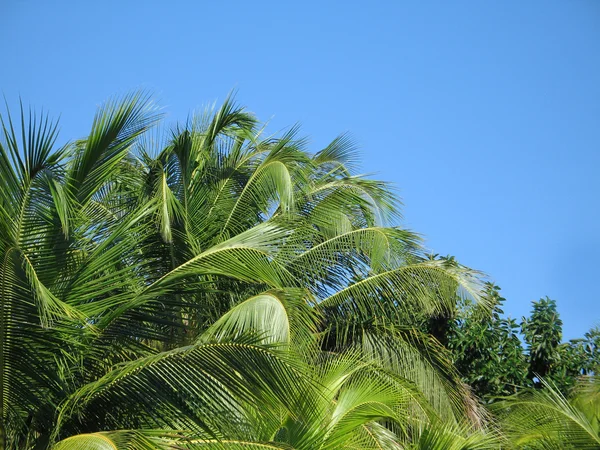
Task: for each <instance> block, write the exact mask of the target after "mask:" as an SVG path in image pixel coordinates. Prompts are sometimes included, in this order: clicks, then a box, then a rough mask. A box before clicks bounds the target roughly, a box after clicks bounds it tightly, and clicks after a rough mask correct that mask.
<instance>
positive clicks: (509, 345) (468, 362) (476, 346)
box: [448, 283, 527, 400]
mask: <svg viewBox="0 0 600 450" xmlns="http://www.w3.org/2000/svg"><path fill="white" fill-rule="evenodd" d="M499 290H500V288H499V287H498V286H494V285H493V284H491V283H487V284H486V286H485V292H486V296H487V298H488V301H489V303H491V304H492V313H491V314H489V312H488V311H485V310H483V309H482V307H481V306H480V305H474V304H472V303H466V304H465V305H464V307H463V308H462V310H461V311H460V313H459V314H458V318H457V319H456V321H455V322H454V324H453V327H452V334H451V337H450V339H449V344H448V346H449V348H450V349H451V350H452V352H453V355H454V363H455V365H456V368H457V370H458V371H459V372H460V373H461V375H462V377H463V380H464V381H465V382H467V383H468V384H469V385H470V386H471V387H472V388H473V390H474V391H475V393H476V394H477V395H478V396H480V397H482V398H485V399H487V400H493V398H494V397H498V396H503V395H510V394H514V393H515V392H516V389H517V388H518V387H520V386H523V385H525V384H526V378H525V377H526V374H527V364H526V361H525V355H524V352H523V347H522V345H521V341H520V339H519V335H518V325H517V324H516V322H515V320H514V319H511V318H508V319H505V318H503V317H502V315H503V311H502V309H501V307H502V303H503V302H504V300H505V299H504V298H503V297H501V296H500V294H499Z"/></svg>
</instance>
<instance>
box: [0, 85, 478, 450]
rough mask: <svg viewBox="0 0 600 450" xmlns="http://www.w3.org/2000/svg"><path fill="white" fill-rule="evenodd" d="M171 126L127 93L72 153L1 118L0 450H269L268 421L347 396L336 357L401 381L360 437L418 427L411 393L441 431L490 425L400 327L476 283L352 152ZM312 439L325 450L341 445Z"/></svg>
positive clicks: (344, 145)
mask: <svg viewBox="0 0 600 450" xmlns="http://www.w3.org/2000/svg"><path fill="white" fill-rule="evenodd" d="M159 119H160V116H159V115H157V114H156V110H155V108H154V107H153V105H152V103H151V102H150V100H149V98H148V97H147V96H145V95H143V94H139V93H136V94H132V95H129V96H126V97H125V98H123V99H121V100H118V101H116V100H115V101H111V102H108V103H107V104H105V105H104V106H102V107H101V108H100V109H99V111H98V112H97V114H96V117H95V118H94V121H93V124H92V127H91V130H90V133H89V134H88V135H87V136H86V137H85V138H84V139H81V140H76V141H74V142H71V143H68V144H66V145H64V146H62V147H57V146H56V145H55V141H56V137H57V127H56V124H55V123H53V122H51V121H50V120H49V119H48V118H47V117H46V116H43V115H36V114H35V113H33V112H30V113H29V115H28V118H26V117H25V114H24V112H23V108H22V113H21V126H17V125H15V124H14V123H13V119H12V118H11V116H10V115H6V116H5V118H3V119H2V139H1V144H0V177H1V179H2V181H3V186H2V189H1V190H0V227H1V231H2V232H1V235H0V252H2V262H1V263H0V289H1V291H0V292H1V294H0V295H1V302H2V303H1V306H2V308H1V310H0V418H1V422H0V431H1V436H0V446H1V447H2V448H46V447H49V446H52V445H54V443H55V442H59V441H60V442H59V443H58V444H56V445H57V447H60V448H103V447H102V446H103V445H108V443H110V445H111V446H112V447H111V448H114V447H115V446H116V447H118V448H121V447H123V448H147V447H152V446H154V447H156V446H159V447H160V446H165V447H169V446H174V445H179V446H181V445H184V444H185V445H189V446H198V445H205V444H206V445H208V444H210V445H220V446H223V445H225V443H226V441H227V437H228V436H244V435H245V434H244V433H243V432H242V431H243V430H253V431H247V432H246V434H247V435H248V436H254V438H256V439H259V438H260V440H261V442H262V441H263V440H264V439H265V438H266V437H265V436H267V435H266V434H265V432H266V431H265V430H273V429H275V428H274V425H273V424H274V423H277V420H276V419H278V418H281V417H288V418H291V419H289V420H292V421H293V420H294V419H293V418H295V417H302V416H303V414H306V411H307V407H308V405H311V407H313V406H314V407H315V411H320V412H323V411H325V410H327V411H328V414H329V413H331V407H332V402H333V401H334V400H335V401H336V402H338V401H339V399H340V397H341V396H343V395H346V394H343V393H342V391H341V390H340V389H334V390H331V389H330V390H327V389H324V388H323V386H322V383H321V382H322V380H323V377H324V376H325V375H324V373H325V374H326V373H327V371H326V370H325V369H318V367H321V364H317V362H319V361H325V360H327V358H326V357H324V356H323V352H324V351H325V352H327V353H326V354H329V353H332V352H333V353H336V352H337V353H340V354H342V355H358V356H356V358H359V360H360V364H359V363H358V362H357V364H358V365H359V366H361V367H365V368H368V370H367V369H364V370H365V371H371V372H369V373H374V372H373V371H380V372H381V373H384V372H385V373H386V374H387V375H386V376H389V377H391V378H389V380H392V379H394V380H398V381H397V382H398V383H399V384H398V386H396V385H394V383H392V381H389V382H388V383H391V384H385V383H384V382H383V381H381V383H382V384H381V385H379V382H378V385H377V386H367V387H364V389H365V392H367V393H369V392H371V393H372V395H373V396H374V398H378V396H379V397H381V395H382V392H383V391H385V390H386V389H388V390H389V389H391V390H393V389H396V390H397V394H398V395H397V396H396V397H393V396H392V398H391V399H390V400H389V402H390V403H389V404H387V403H386V404H385V406H386V408H388V410H389V411H392V412H393V413H394V415H393V417H392V416H391V415H389V416H386V415H385V414H383V415H379V416H377V415H376V414H374V413H372V412H371V413H368V414H367V413H365V415H364V417H367V418H368V419H369V420H368V421H365V420H363V419H364V417H363V416H360V414H359V416H360V417H361V419H360V420H358V421H354V422H352V423H362V424H364V425H365V426H366V427H367V428H363V429H362V431H361V430H359V431H360V433H358V434H357V435H356V436H359V435H360V436H362V435H364V433H366V432H367V431H368V430H370V429H371V428H372V429H373V430H378V432H381V435H382V436H383V435H388V434H389V433H393V432H394V427H401V426H405V425H406V424H404V425H401V424H400V422H401V421H403V420H405V418H406V410H404V411H403V410H402V407H401V405H403V403H402V402H404V401H405V399H406V398H407V397H406V396H407V395H408V394H407V392H409V391H410V392H413V391H415V392H420V395H421V397H422V398H421V399H420V400H419V401H418V402H417V403H416V405H417V406H414V407H415V408H417V407H418V408H420V409H422V410H423V411H425V410H426V409H427V408H430V409H432V410H433V411H434V413H432V414H433V416H432V415H430V416H426V417H427V421H430V420H431V417H434V416H435V417H436V418H439V419H440V420H443V421H444V423H448V424H450V425H449V426H462V425H461V424H462V422H463V416H464V414H465V412H467V413H469V414H470V415H471V419H476V418H477V417H478V414H479V411H478V409H477V407H475V406H473V405H474V403H473V399H472V398H471V397H470V396H469V395H468V392H467V390H466V389H464V388H463V387H462V385H460V383H459V382H458V381H457V379H458V378H457V377H456V376H455V373H454V372H453V371H452V368H451V367H450V366H448V364H447V363H446V362H445V358H444V352H443V349H441V348H438V347H436V345H435V343H431V342H428V340H427V337H426V336H421V335H419V334H418V333H416V332H415V331H414V330H408V329H405V328H403V326H402V325H403V324H402V322H401V320H400V319H401V317H402V314H405V313H406V312H407V311H410V310H411V309H414V308H419V309H420V310H421V311H423V312H424V313H427V312H430V313H435V312H438V311H440V310H443V309H444V308H446V307H447V304H448V299H450V298H452V299H453V298H454V296H455V294H456V292H457V291H459V292H462V293H465V294H467V295H471V296H473V297H474V298H476V299H478V298H479V292H480V285H479V278H478V274H477V273H475V272H473V271H470V270H469V269H467V268H465V267H463V266H460V265H459V264H457V263H455V262H453V261H445V260H430V259H428V258H427V257H425V256H424V254H423V251H422V249H421V247H420V242H419V238H418V236H417V235H415V234H414V233H412V232H410V231H407V230H404V229H402V228H398V227H393V226H390V225H393V224H394V223H395V222H396V221H397V220H398V218H399V215H398V204H397V201H396V197H395V196H394V194H393V192H392V191H391V190H390V189H389V187H388V186H387V185H385V184H384V183H380V182H377V181H373V180H371V179H369V178H365V177H362V176H359V175H357V174H356V173H354V172H353V167H354V163H355V159H356V153H355V150H354V148H353V146H352V145H351V142H350V141H349V139H348V138H347V137H345V136H342V137H339V138H337V139H335V140H334V141H333V142H332V143H331V144H330V145H329V146H328V147H326V148H325V149H323V150H321V151H320V152H318V153H316V154H314V155H313V154H311V153H309V152H308V151H307V150H306V148H305V146H306V142H305V141H304V140H302V139H299V138H298V137H297V129H295V128H294V129H292V130H290V131H289V132H287V133H285V134H284V135H283V136H282V137H264V136H263V134H264V130H263V129H261V128H259V124H258V122H257V121H256V119H255V118H254V117H253V116H252V115H251V114H249V113H247V112H246V111H244V110H243V109H242V108H239V107H237V106H236V105H235V104H234V103H233V101H232V100H231V99H228V100H227V101H226V102H225V103H224V104H223V106H221V107H220V108H219V109H216V110H211V111H210V112H208V113H206V114H203V115H200V116H198V117H194V118H193V119H191V120H190V121H189V123H187V124H185V125H180V126H178V127H176V128H174V129H173V130H171V131H169V132H168V133H166V134H163V135H161V134H160V133H159V132H158V131H156V129H155V128H154V126H155V125H156V124H157V122H158V121H159ZM401 313H402V314H401ZM353 357H354V356H353ZM344 358H347V356H344ZM315 367H317V368H315ZM323 370H325V372H323ZM382 371H383V372H382ZM359 372H360V371H359ZM359 372H352V376H349V379H351V380H352V381H351V382H350V381H348V383H349V384H344V383H343V386H344V389H346V388H347V389H349V391H352V389H354V390H356V389H357V388H356V387H355V386H363V385H365V382H363V381H360V380H361V378H360V377H361V376H362V377H363V378H364V376H363V375H359ZM365 373H366V372H365ZM319 380H320V381H319ZM361 383H362V384H361ZM407 383H408V384H411V383H412V384H411V386H412V387H411V389H412V391H411V390H407V389H408V388H406V386H408V384H407ZM365 386H366V385H365ZM399 386H402V389H404V390H402V389H400V387H399ZM360 389H363V388H362V387H361V388H360ZM378 389H379V391H378ZM344 392H346V391H344ZM394 392H396V391H394ZM347 395H349V396H350V397H351V396H352V395H354V394H347ZM361 395H362V394H361ZM365 395H367V394H365ZM369 395H371V394H369ZM394 395H396V394H394ZM415 398H416V397H415ZM326 399H329V401H328V402H325V400H326ZM414 401H415V402H416V400H414ZM323 402H325V403H323ZM426 404H427V405H429V406H427V408H426V407H425V405H426ZM257 405H265V408H260V407H258V406H257ZM318 405H326V406H318ZM328 408H329V409H328ZM386 411H387V410H386ZM423 414H425V413H423ZM318 417H320V419H319V420H326V422H325V423H326V424H329V425H327V427H329V428H327V427H325V428H327V429H330V430H332V429H337V428H335V427H336V426H338V427H341V425H339V424H338V423H337V422H335V420H334V418H333V416H331V414H329V415H327V414H321V415H320V416H318ZM324 417H329V419H324ZM286 420H288V419H286ZM307 420H308V419H307ZM361 420H363V422H361ZM423 420H425V419H423ZM436 420H437V419H436ZM320 423H322V422H320ZM343 423H344V427H346V425H345V422H343ZM393 423H396V424H397V425H393ZM336 424H337V425H336ZM452 424H454V425H452ZM323 426H325V425H323ZM348 426H350V425H348ZM361 426H362V425H361ZM369 427H371V428H369ZM284 428H285V427H284ZM325 428H324V429H325ZM405 428H406V426H405ZM277 429H278V430H279V428H277ZM286 429H287V428H286ZM346 429H347V428H339V430H346ZM123 430H127V431H123ZM257 430H258V431H257ZM259 431H260V432H259ZM313 431H315V430H314V429H313V430H312V431H311V430H304V432H305V433H308V434H305V438H306V439H308V438H309V434H310V433H312V432H313ZM318 431H319V433H321V438H318V439H320V440H318V442H321V444H320V445H323V446H324V447H323V448H333V447H331V446H332V445H334V444H329V443H328V442H338V441H337V440H336V439H338V438H336V437H331V436H335V435H336V433H339V434H340V435H341V434H344V433H343V432H342V431H337V432H333V431H332V433H333V434H330V437H326V436H324V435H323V431H322V430H318ZM315 432H316V431H315ZM282 433H283V431H282ZM298 433H300V432H298ZM361 433H362V434H361ZM267 434H268V433H267ZM300 434H301V433H300ZM300 434H298V435H300ZM405 434H406V433H405ZM348 435H349V436H350V435H352V436H353V437H352V438H351V439H350V440H349V441H347V442H349V443H352V442H358V441H355V439H361V438H360V436H359V437H356V436H355V435H354V434H352V433H349V434H348ZM397 435H398V436H404V435H402V433H400V434H397ZM278 436H279V435H278ZM344 436H345V434H344ZM267 437H269V436H267ZM272 437H273V436H270V437H269V438H270V439H271V438H272ZM288 437H289V436H288ZM405 437H406V436H405ZM405 437H403V438H402V439H404V438H405ZM313 438H314V439H317V437H313ZM313 438H311V439H313ZM286 439H287V438H286ZM303 439H304V438H303ZM328 439H329V440H328ZM271 440H273V439H271ZM288 440H289V439H288ZM392 440H393V439H392ZM278 442H279V441H278ZM281 442H287V441H286V440H285V439H283V438H282V440H281ZM303 442H304V441H303ZM306 442H309V441H306ZM311 442H312V441H311ZM314 442H316V441H314ZM390 442H391V441H390ZM286 445H287V444H286ZM290 445H291V444H290ZM335 445H338V444H335ZM390 445H391V444H390ZM327 446H329V447H327ZM246 448H247V447H246ZM298 448H302V447H298ZM304 448H310V447H304Z"/></svg>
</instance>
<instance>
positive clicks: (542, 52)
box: [0, 0, 600, 338]
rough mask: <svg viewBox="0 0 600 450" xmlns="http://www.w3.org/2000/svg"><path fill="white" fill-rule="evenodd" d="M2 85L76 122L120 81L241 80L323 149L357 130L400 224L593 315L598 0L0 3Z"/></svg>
mask: <svg viewBox="0 0 600 450" xmlns="http://www.w3.org/2000/svg"><path fill="white" fill-rule="evenodd" d="M0 16H1V17H2V18H3V20H2V27H1V28H0V50H1V53H2V60H3V61H2V66H1V68H0V90H2V92H3V94H4V95H5V96H6V97H7V100H8V101H9V104H11V105H14V104H15V103H17V101H18V96H19V95H20V96H22V98H23V100H24V101H25V103H30V104H32V105H35V106H37V107H44V109H46V110H49V111H50V112H51V113H52V114H53V115H54V116H58V115H61V129H62V134H61V137H62V139H63V140H70V139H73V138H76V137H81V136H83V135H84V134H85V133H86V130H87V129H88V128H89V126H90V124H91V119H92V117H93V113H94V110H95V107H96V106H97V105H98V104H100V103H101V102H102V101H103V100H105V99H107V98H108V97H110V96H113V95H114V94H122V93H125V92H128V91H130V90H132V89H136V88H146V89H150V90H151V91H153V92H154V93H155V94H156V95H155V97H156V98H157V100H158V101H159V102H160V104H161V105H163V106H164V108H165V111H166V112H167V113H168V116H167V119H166V120H167V123H169V122H175V121H176V120H183V119H185V118H186V116H187V114H188V112H189V111H191V110H193V109H198V108H200V107H202V106H203V105H206V104H207V103H209V102H213V101H215V100H217V101H219V100H223V99H224V97H225V96H226V95H227V93H228V92H229V91H231V90H232V89H234V88H235V89H237V90H238V94H237V99H238V101H239V102H240V103H242V104H244V105H246V106H248V108H249V109H250V110H252V111H253V112H255V113H256V114H257V115H258V116H259V117H260V118H261V119H263V120H270V128H271V129H273V130H278V129H282V128H284V127H286V126H289V125H292V124H294V123H296V122H300V123H301V124H302V126H303V130H304V133H305V134H307V135H309V136H311V142H312V146H313V147H312V148H313V149H314V150H315V151H316V150H318V149H319V148H320V147H322V146H324V145H325V144H326V143H327V142H328V141H329V140H331V139H333V138H334V137H335V136H336V135H337V134H339V133H341V132H345V131H350V132H351V133H352V135H353V136H354V138H355V140H356V141H357V143H358V144H359V145H360V147H361V148H362V151H363V161H364V164H363V167H364V171H365V172H376V173H377V177H378V178H381V179H385V180H389V181H392V182H394V183H395V184H396V185H397V186H398V188H399V190H400V193H401V195H402V197H403V199H404V203H405V209H404V213H405V217H406V220H405V223H404V225H406V226H407V227H409V228H412V229H414V230H416V231H419V232H421V233H423V234H424V235H425V236H426V237H427V245H428V246H429V247H430V248H431V249H433V250H434V251H435V252H436V253H440V254H452V255H455V256H456V257H457V258H458V259H459V260H460V261H461V262H463V263H465V264H467V265H470V266H472V267H474V268H477V269H480V270H483V271H485V272H486V273H488V274H489V276H490V277H491V278H492V279H493V280H494V281H495V282H496V283H497V284H498V285H500V286H501V287H502V292H503V294H504V296H505V297H506V298H507V303H506V308H505V310H506V312H507V313H508V314H510V315H512V316H514V317H517V318H520V317H521V316H522V315H524V314H528V312H529V310H530V306H531V305H530V302H531V301H532V300H534V299H538V298H539V297H541V296H545V295H548V296H550V297H551V298H554V299H556V300H557V301H558V307H559V311H560V313H561V316H562V318H563V320H564V323H565V325H564V331H565V337H566V338H573V337H577V336H580V335H582V334H583V333H584V332H585V331H586V330H587V329H589V328H590V327H591V326H592V325H594V324H600V307H599V306H598V305H599V301H600V294H599V293H598V281H597V279H598V276H597V272H596V270H597V269H598V262H597V259H598V255H600V233H599V232H600V227H599V219H600V207H599V205H600V202H599V200H598V196H599V194H600V176H599V174H598V170H599V169H600V2H599V1H597V0H588V1H584V0H573V1H552V0H545V1H528V2H523V1H503V2H481V1H475V0H473V1H469V2H461V1H453V2H446V1H440V2H396V1H390V2H378V4H376V5H368V6H367V3H366V2H337V3H334V2H323V1H319V2H313V1H303V2H294V3H293V4H292V3H290V2H247V1H244V2H237V1H233V2H227V3H222V4H221V2H199V1H189V2H186V1H169V2H167V1H162V2H153V1H144V2H141V1H138V2H136V1H127V2H111V1H103V2H75V1H72V2H65V1H62V2H61V1H59V2H45V1H41V0H39V1H33V0H5V1H3V2H1V4H0Z"/></svg>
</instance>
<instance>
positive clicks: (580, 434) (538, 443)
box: [496, 376, 600, 450]
mask: <svg viewBox="0 0 600 450" xmlns="http://www.w3.org/2000/svg"><path fill="white" fill-rule="evenodd" d="M540 381H541V384H542V386H543V389H534V390H529V391H526V392H522V393H520V394H517V395H515V396H513V397H510V398H508V399H507V400H505V401H504V402H501V403H499V404H498V406H497V407H496V408H497V411H498V413H499V414H500V415H501V416H502V417H503V426H504V428H505V430H506V433H507V435H508V436H510V437H511V440H512V441H513V443H514V444H515V445H516V446H517V448H527V449H532V450H533V449H578V450H585V449H599V448H600V380H598V378H597V377H595V376H588V377H583V378H581V379H580V380H579V381H578V383H577V384H576V386H575V387H574V389H573V391H572V393H571V396H570V397H569V398H566V397H565V396H564V395H563V394H561V393H560V391H559V390H558V389H557V388H556V386H554V385H553V384H552V383H551V382H548V381H546V380H544V379H541V380H540Z"/></svg>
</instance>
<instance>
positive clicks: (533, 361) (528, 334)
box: [521, 297, 562, 386]
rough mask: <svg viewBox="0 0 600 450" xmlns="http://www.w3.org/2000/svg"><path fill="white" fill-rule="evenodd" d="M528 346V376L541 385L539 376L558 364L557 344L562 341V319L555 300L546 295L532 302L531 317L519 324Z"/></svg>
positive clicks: (547, 372) (550, 371)
mask: <svg viewBox="0 0 600 450" xmlns="http://www.w3.org/2000/svg"><path fill="white" fill-rule="evenodd" d="M521 329H522V331H523V337H524V339H525V342H526V343H527V347H528V356H529V373H528V375H527V376H528V378H529V379H530V380H532V381H533V382H534V384H535V385H536V386H541V382H540V380H539V377H545V376H546V375H547V374H550V373H552V372H553V371H554V370H555V369H556V368H557V367H558V366H559V364H560V353H559V345H560V343H561V341H562V320H560V317H559V315H558V311H557V309H556V301H555V300H552V299H550V298H548V297H546V298H545V299H543V298H542V299H540V300H539V301H537V302H533V312H532V314H531V317H530V318H528V319H523V323H522V324H521Z"/></svg>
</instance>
